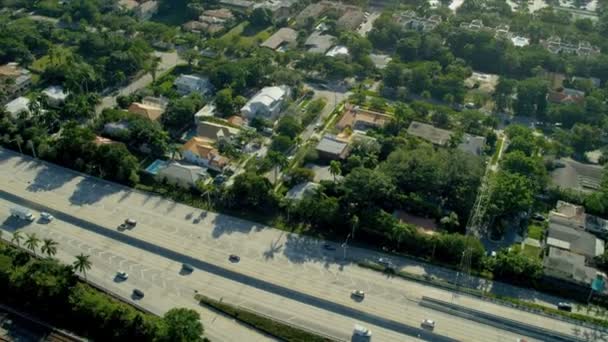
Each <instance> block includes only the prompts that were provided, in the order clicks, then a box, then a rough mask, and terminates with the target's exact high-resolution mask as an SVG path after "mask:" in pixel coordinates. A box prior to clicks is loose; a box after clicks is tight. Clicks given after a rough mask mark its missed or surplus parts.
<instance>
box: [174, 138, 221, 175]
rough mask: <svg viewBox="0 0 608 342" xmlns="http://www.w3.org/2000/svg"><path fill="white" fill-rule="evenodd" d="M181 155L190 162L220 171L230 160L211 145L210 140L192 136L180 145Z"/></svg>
mask: <svg viewBox="0 0 608 342" xmlns="http://www.w3.org/2000/svg"><path fill="white" fill-rule="evenodd" d="M181 150H182V151H181V152H182V157H183V159H184V160H187V161H188V162H190V163H193V164H196V165H200V166H203V167H206V168H208V169H211V170H215V171H218V172H221V171H223V170H224V168H225V167H226V166H228V164H229V163H230V160H229V159H228V158H226V157H224V156H222V155H220V153H219V151H218V150H217V149H216V148H215V147H213V145H212V144H211V142H210V141H208V140H206V139H204V138H199V137H193V138H191V139H190V140H188V141H187V142H186V143H185V144H184V145H183V146H182V149H181Z"/></svg>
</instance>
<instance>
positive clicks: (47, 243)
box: [0, 231, 92, 279]
mask: <svg viewBox="0 0 608 342" xmlns="http://www.w3.org/2000/svg"><path fill="white" fill-rule="evenodd" d="M1 233H2V231H0V235H1ZM11 242H12V243H13V244H15V245H17V246H19V247H21V242H23V245H24V246H25V248H27V249H29V250H30V251H32V253H34V255H36V256H37V254H36V249H38V247H39V246H40V252H41V253H42V254H46V256H47V257H48V258H52V257H53V256H55V254H57V245H59V244H58V243H57V242H56V241H54V240H52V239H42V240H40V239H39V238H38V237H37V236H36V234H35V233H31V234H26V235H25V237H24V236H23V235H22V234H21V232H18V231H17V232H14V233H13V237H12V238H11ZM41 243H42V245H41ZM89 259H90V256H88V255H84V254H82V253H81V254H80V255H77V256H76V261H74V263H73V264H72V267H73V268H74V270H76V271H78V272H80V273H82V274H83V275H84V278H85V279H86V278H87V271H88V270H90V269H91V266H92V264H91V261H90V260H89Z"/></svg>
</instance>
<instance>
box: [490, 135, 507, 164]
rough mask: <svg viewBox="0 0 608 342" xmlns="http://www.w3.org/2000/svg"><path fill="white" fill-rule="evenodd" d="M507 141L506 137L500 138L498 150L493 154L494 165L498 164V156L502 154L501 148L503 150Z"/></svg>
mask: <svg viewBox="0 0 608 342" xmlns="http://www.w3.org/2000/svg"><path fill="white" fill-rule="evenodd" d="M504 143H505V139H504V138H500V139H498V143H497V144H496V151H495V152H494V155H493V156H492V165H494V164H496V162H498V156H499V155H500V150H502V144H504Z"/></svg>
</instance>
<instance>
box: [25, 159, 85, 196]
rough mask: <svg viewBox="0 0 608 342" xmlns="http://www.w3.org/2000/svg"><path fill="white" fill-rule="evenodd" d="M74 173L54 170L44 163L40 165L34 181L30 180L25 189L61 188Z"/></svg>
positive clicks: (39, 190) (46, 189) (49, 189)
mask: <svg viewBox="0 0 608 342" xmlns="http://www.w3.org/2000/svg"><path fill="white" fill-rule="evenodd" d="M74 178H76V174H75V173H72V172H55V171H53V169H51V168H49V167H48V166H46V165H41V166H40V168H39V170H38V172H37V174H36V178H34V181H33V182H31V183H30V184H29V185H28V186H27V188H26V190H27V191H30V192H41V191H53V190H56V189H59V188H61V187H62V186H64V185H65V184H66V183H68V182H70V181H71V180H72V179H74Z"/></svg>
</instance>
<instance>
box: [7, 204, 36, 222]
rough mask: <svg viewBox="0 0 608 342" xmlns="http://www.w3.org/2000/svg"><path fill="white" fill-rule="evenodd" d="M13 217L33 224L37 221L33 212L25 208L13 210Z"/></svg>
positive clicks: (14, 208)
mask: <svg viewBox="0 0 608 342" xmlns="http://www.w3.org/2000/svg"><path fill="white" fill-rule="evenodd" d="M11 216H14V217H18V218H20V219H22V220H27V221H30V222H33V221H34V220H35V219H36V217H35V216H34V214H32V212H31V211H30V210H29V209H26V208H24V207H13V208H11Z"/></svg>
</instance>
